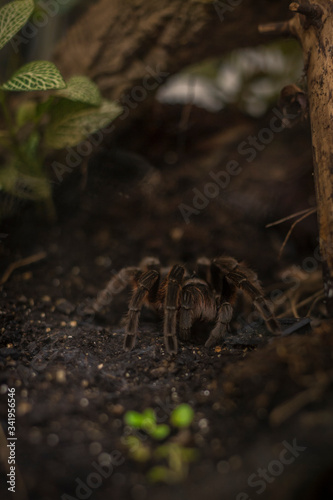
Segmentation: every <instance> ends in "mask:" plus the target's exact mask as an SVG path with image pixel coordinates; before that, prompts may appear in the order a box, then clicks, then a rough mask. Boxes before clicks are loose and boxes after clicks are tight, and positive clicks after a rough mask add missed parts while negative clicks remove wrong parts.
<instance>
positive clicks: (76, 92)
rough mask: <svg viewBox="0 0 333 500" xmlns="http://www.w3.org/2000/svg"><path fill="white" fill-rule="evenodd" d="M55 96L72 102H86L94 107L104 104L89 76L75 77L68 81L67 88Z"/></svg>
mask: <svg viewBox="0 0 333 500" xmlns="http://www.w3.org/2000/svg"><path fill="white" fill-rule="evenodd" d="M55 94H56V95H58V96H61V97H65V98H66V99H70V100H71V101H79V102H84V103H86V104H91V105H92V106H100V105H101V104H102V96H101V94H100V91H99V88H98V87H97V85H96V84H95V83H94V82H92V81H91V80H90V78H88V77H87V76H73V77H72V78H70V79H69V80H68V82H67V87H66V88H65V89H63V90H58V91H57V92H56V93H55Z"/></svg>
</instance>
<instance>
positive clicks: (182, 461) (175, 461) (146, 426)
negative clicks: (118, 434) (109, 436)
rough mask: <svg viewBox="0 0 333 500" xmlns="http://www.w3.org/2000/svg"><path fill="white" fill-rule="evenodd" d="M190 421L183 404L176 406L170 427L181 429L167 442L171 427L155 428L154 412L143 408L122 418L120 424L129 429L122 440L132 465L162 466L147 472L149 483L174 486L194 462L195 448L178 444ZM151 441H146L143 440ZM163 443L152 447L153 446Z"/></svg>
mask: <svg viewBox="0 0 333 500" xmlns="http://www.w3.org/2000/svg"><path fill="white" fill-rule="evenodd" d="M193 419H194V411H193V409H192V408H191V406H189V405H188V404H186V403H183V404H181V405H179V406H177V407H176V408H175V409H174V410H173V411H172V412H171V415H170V419H169V420H170V425H171V426H173V427H174V428H178V429H182V430H180V431H179V434H176V435H174V436H173V437H171V438H170V439H168V440H167V438H168V436H169V435H170V434H171V431H172V429H171V427H170V426H169V425H167V424H158V423H157V418H156V414H155V412H154V410H153V409H152V408H146V409H145V410H144V411H143V412H142V413H139V412H136V411H128V412H126V414H125V415H124V423H125V424H126V425H127V426H128V427H129V428H130V434H129V435H126V436H124V437H123V438H122V442H123V443H124V444H125V446H126V448H127V450H128V454H129V456H130V458H131V459H132V460H135V461H136V462H142V463H147V462H151V463H154V462H156V461H157V462H160V461H162V462H164V463H163V464H158V465H153V466H152V467H150V468H149V470H148V473H147V478H148V480H149V481H151V482H164V483H178V482H181V481H183V480H184V479H186V477H187V475H188V470H189V464H190V463H191V462H194V461H196V460H197V459H198V457H199V453H198V450H196V449H195V448H189V447H187V446H183V444H181V440H182V438H181V433H182V432H184V429H188V428H189V427H190V426H191V424H192V422H193ZM148 437H149V438H150V439H151V441H148V440H147V438H148ZM156 441H164V443H163V444H161V445H159V446H157V447H154V442H156Z"/></svg>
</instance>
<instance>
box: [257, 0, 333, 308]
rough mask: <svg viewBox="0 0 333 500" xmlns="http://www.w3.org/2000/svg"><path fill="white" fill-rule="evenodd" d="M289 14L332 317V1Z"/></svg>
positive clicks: (308, 3) (305, 1)
mask: <svg viewBox="0 0 333 500" xmlns="http://www.w3.org/2000/svg"><path fill="white" fill-rule="evenodd" d="M290 10H291V11H293V12H295V16H294V18H293V19H292V20H291V21H289V22H288V23H287V24H288V26H287V30H289V31H290V33H291V34H293V35H294V36H296V37H297V38H298V39H299V41H300V43H301V45H302V48H303V55H304V62H305V71H306V74H307V81H308V99H309V111H310V120H311V133H312V152H313V166H314V177H315V187H316V197H317V213H318V224H319V239H320V250H321V256H322V263H323V279H324V288H325V295H326V302H327V309H328V312H329V314H330V315H332V316H333V103H332V99H333V60H332V53H333V1H332V0H301V2H300V3H296V2H293V3H292V4H291V5H290ZM281 27H282V28H283V30H284V31H286V25H285V24H284V25H283V26H282V25H281V24H277V25H276V33H277V32H278V31H279V30H281ZM271 28H272V25H271ZM262 31H265V29H264V30H262ZM272 31H274V29H271V32H272Z"/></svg>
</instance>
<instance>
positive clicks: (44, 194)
mask: <svg viewBox="0 0 333 500" xmlns="http://www.w3.org/2000/svg"><path fill="white" fill-rule="evenodd" d="M0 191H5V192H7V193H11V194H12V195H14V196H16V197H17V198H21V199H25V200H35V201H36V200H47V199H50V197H51V190H50V184H49V181H48V180H47V179H46V178H44V177H36V176H32V175H27V174H23V173H22V172H19V171H18V170H17V169H16V168H15V166H14V165H13V164H11V165H7V166H6V167H4V168H2V169H1V170H0Z"/></svg>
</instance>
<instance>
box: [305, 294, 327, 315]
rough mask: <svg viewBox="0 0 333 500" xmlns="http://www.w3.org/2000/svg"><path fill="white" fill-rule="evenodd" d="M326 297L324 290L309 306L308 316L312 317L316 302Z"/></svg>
mask: <svg viewBox="0 0 333 500" xmlns="http://www.w3.org/2000/svg"><path fill="white" fill-rule="evenodd" d="M324 297H325V295H324V292H322V293H321V294H320V295H319V296H318V297H317V298H316V299H315V300H314V302H313V303H312V304H311V306H310V308H309V310H308V312H307V313H306V318H309V317H310V314H311V313H312V311H313V309H314V307H315V305H316V304H317V303H318V302H319V301H320V300H322V299H323V298H324ZM312 298H313V297H312Z"/></svg>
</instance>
